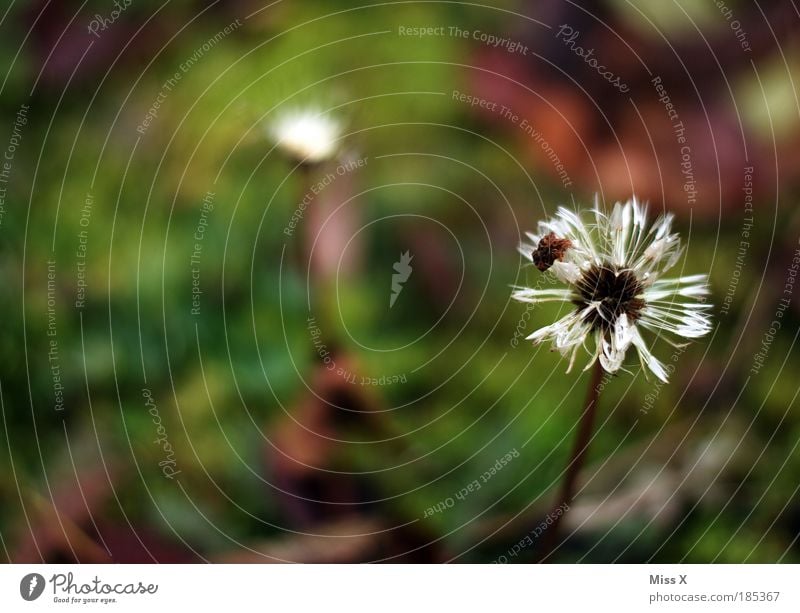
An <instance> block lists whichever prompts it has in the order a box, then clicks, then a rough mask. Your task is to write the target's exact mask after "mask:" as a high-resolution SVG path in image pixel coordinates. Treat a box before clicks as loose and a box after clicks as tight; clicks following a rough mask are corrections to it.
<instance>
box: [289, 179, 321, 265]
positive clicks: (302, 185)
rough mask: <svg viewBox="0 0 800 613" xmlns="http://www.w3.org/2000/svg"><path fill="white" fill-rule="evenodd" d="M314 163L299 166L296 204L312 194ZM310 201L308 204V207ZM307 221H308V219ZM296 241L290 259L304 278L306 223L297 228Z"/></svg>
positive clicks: (298, 204)
mask: <svg viewBox="0 0 800 613" xmlns="http://www.w3.org/2000/svg"><path fill="white" fill-rule="evenodd" d="M314 167H315V165H313V164H305V163H303V164H300V165H299V166H298V168H297V174H298V176H299V179H298V189H297V191H298V198H297V199H296V202H295V206H300V205H301V204H302V202H303V201H304V200H305V198H306V196H307V195H308V194H311V181H312V179H313V169H314ZM308 205H310V202H309V203H308V204H307V205H306V208H308ZM306 223H307V221H306ZM293 238H294V243H293V245H292V249H291V250H290V253H289V256H290V261H291V263H292V265H293V267H294V268H295V270H296V271H297V274H298V275H299V276H300V278H303V275H304V273H305V267H306V265H307V259H306V257H307V255H308V254H307V249H306V246H307V240H306V232H305V224H304V223H302V222H301V223H298V224H297V227H296V228H295V235H294V237H293Z"/></svg>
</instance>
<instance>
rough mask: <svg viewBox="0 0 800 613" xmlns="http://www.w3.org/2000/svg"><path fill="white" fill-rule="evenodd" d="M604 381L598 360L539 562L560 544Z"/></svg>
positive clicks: (594, 367) (584, 458) (589, 439)
mask: <svg viewBox="0 0 800 613" xmlns="http://www.w3.org/2000/svg"><path fill="white" fill-rule="evenodd" d="M602 379H603V367H602V365H601V364H600V360H597V361H596V362H595V363H594V366H593V367H592V378H591V381H590V382H589V389H588V391H587V393H586V405H585V408H584V410H583V414H582V415H581V421H580V423H579V424H578V434H577V435H576V437H575V446H574V447H573V449H572V455H571V456H570V461H569V464H568V465H567V470H566V475H565V477H564V481H563V483H562V484H561V494H560V496H559V499H558V502H557V503H556V505H555V506H554V507H553V510H552V511H551V513H550V516H551V517H553V523H552V524H551V525H550V527H549V528H548V529H547V531H546V532H545V536H544V543H543V544H542V554H541V556H540V557H539V561H540V562H543V561H545V559H546V558H547V557H549V556H550V554H551V553H552V552H553V550H554V549H555V547H556V545H557V544H558V528H559V526H560V525H561V521H562V520H563V519H564V516H565V515H566V514H567V511H568V510H569V507H570V504H571V503H572V499H573V497H574V496H575V483H576V481H577V478H578V473H579V472H580V470H581V468H582V467H583V463H584V461H585V460H586V453H587V451H588V450H589V443H590V441H591V439H592V430H593V429H594V421H595V415H597V403H598V401H599V399H600V383H601V381H602Z"/></svg>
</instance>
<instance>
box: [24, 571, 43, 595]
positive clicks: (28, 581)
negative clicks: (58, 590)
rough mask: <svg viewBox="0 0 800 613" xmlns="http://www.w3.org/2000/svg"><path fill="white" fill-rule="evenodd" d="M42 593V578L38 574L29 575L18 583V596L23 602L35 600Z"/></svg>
mask: <svg viewBox="0 0 800 613" xmlns="http://www.w3.org/2000/svg"><path fill="white" fill-rule="evenodd" d="M42 592H44V577H42V576H41V575H40V574H39V573H30V574H28V575H25V576H24V577H23V578H22V581H20V582H19V595H20V596H22V597H23V598H24V599H25V600H36V599H37V598H39V596H41V595H42Z"/></svg>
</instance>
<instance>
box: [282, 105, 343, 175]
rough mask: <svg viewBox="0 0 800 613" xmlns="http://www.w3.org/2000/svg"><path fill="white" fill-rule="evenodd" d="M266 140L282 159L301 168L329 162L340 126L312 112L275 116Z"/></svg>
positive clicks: (309, 110) (326, 116) (330, 119)
mask: <svg viewBox="0 0 800 613" xmlns="http://www.w3.org/2000/svg"><path fill="white" fill-rule="evenodd" d="M269 133H270V136H271V137H272V138H273V139H274V140H275V142H276V144H277V145H278V147H280V149H281V150H282V151H283V152H284V153H286V155H288V156H290V157H292V158H294V159H296V160H297V161H299V162H303V163H305V164H317V163H319V162H324V161H325V160H329V159H331V158H332V157H334V155H336V152H337V150H338V146H339V144H338V140H339V137H340V136H341V133H342V126H341V124H340V123H339V122H338V121H337V120H336V119H334V118H332V117H330V116H329V115H324V114H322V113H320V112H318V111H316V110H313V109H304V110H295V111H289V112H286V113H284V114H283V115H280V116H278V118H277V119H275V120H274V121H273V122H272V123H270V125H269Z"/></svg>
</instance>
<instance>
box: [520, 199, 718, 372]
mask: <svg viewBox="0 0 800 613" xmlns="http://www.w3.org/2000/svg"><path fill="white" fill-rule="evenodd" d="M672 219H673V216H672V215H664V216H662V217H660V218H659V219H658V220H656V222H655V223H654V224H653V225H652V226H651V227H650V228H649V229H648V227H647V211H646V207H645V206H643V205H642V204H640V203H639V202H638V201H637V200H636V198H633V199H631V200H629V201H628V202H626V203H625V204H620V203H617V204H616V205H615V206H614V210H613V211H612V212H611V214H610V215H606V214H605V213H603V212H602V211H600V209H599V206H597V205H596V206H595V208H594V209H592V210H591V211H590V212H588V214H587V215H581V214H578V213H575V212H573V211H570V210H568V209H566V208H563V207H560V208H559V209H558V212H557V214H556V217H555V218H553V219H550V220H548V221H543V222H539V228H538V233H537V234H533V233H527V236H528V238H529V239H530V240H531V241H532V243H531V244H528V243H523V244H521V245H520V247H519V250H520V252H521V253H522V254H523V255H524V256H525V257H526V258H528V259H529V260H531V262H533V263H534V264H535V265H536V267H537V268H538V269H539V270H540V271H542V272H545V271H548V274H553V275H555V277H556V278H557V279H558V280H560V281H562V282H563V283H565V284H566V285H567V286H568V287H567V288H564V289H530V288H525V287H518V288H515V289H516V291H515V292H514V293H513V297H514V298H515V299H517V300H519V301H522V302H530V303H540V302H552V301H558V302H569V303H572V304H573V305H574V307H575V308H574V309H572V310H571V312H570V313H569V314H568V315H566V316H565V317H563V318H561V319H559V320H558V321H556V322H555V323H553V324H550V325H549V326H545V327H544V328H540V329H539V330H537V331H536V332H534V333H533V334H531V335H530V336H529V337H528V340H532V341H534V342H536V343H541V342H544V341H545V340H551V341H552V342H553V346H554V347H555V348H556V349H558V350H559V351H560V352H561V354H562V355H563V356H565V357H567V356H568V357H569V360H570V363H569V368H570V369H571V368H572V365H573V363H574V361H575V356H576V354H577V352H578V349H579V348H580V347H587V350H588V352H589V354H590V356H591V359H590V360H589V364H588V365H587V368H589V367H590V366H591V365H592V364H594V363H595V361H597V360H600V363H601V365H602V367H603V368H604V369H605V370H606V371H608V372H611V373H613V372H616V371H617V370H619V369H620V368H621V367H622V362H623V360H624V358H625V353H626V351H627V350H628V348H629V347H630V346H631V345H633V346H634V347H635V348H636V350H637V351H638V354H639V359H640V361H641V363H642V366H645V367H647V368H649V369H650V370H651V371H652V372H653V374H655V375H656V377H658V378H659V379H661V380H662V381H664V382H666V381H667V371H666V369H665V368H664V365H663V364H662V363H661V362H660V361H659V360H658V359H656V357H655V356H654V355H653V354H652V353H651V352H650V350H649V349H648V347H647V345H646V344H645V341H644V339H643V338H642V335H641V333H640V329H646V330H650V331H651V332H655V333H657V334H659V335H660V334H661V333H662V332H667V333H671V334H674V335H676V336H679V337H683V338H688V339H692V338H698V337H701V336H703V335H705V334H707V333H708V332H709V331H710V330H711V320H710V316H709V314H708V312H707V311H708V310H709V309H710V308H711V306H710V305H709V304H705V302H703V297H704V296H706V295H707V294H708V293H709V290H708V285H707V277H706V275H703V274H699V275H689V276H684V277H679V278H673V279H662V278H661V277H662V275H663V274H664V273H665V272H666V271H667V270H669V269H670V268H672V266H674V265H675V263H676V262H677V261H678V258H679V257H680V255H681V252H682V250H681V247H680V239H679V238H678V235H677V234H672V233H671V227H672ZM590 341H594V343H593V345H594V346H593V347H592V343H591V342H590ZM670 342H671V343H672V344H673V345H675V346H679V345H677V344H676V343H674V342H672V341H670ZM587 345H588V346H587ZM567 372H569V369H568V370H567Z"/></svg>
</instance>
